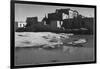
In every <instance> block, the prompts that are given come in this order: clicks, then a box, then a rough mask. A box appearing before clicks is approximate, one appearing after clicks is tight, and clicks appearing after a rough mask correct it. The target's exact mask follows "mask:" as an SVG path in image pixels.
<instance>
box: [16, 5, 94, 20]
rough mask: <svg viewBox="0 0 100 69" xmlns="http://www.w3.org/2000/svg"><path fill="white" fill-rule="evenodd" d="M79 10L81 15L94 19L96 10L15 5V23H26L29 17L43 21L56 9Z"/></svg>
mask: <svg viewBox="0 0 100 69" xmlns="http://www.w3.org/2000/svg"><path fill="white" fill-rule="evenodd" d="M67 8H70V9H72V10H77V11H78V12H79V14H81V15H83V16H86V17H94V8H83V7H70V6H50V5H36V4H15V21H26V18H27V17H35V16H37V17H38V21H41V20H42V19H43V17H44V16H45V15H47V14H48V13H53V12H55V10H56V9H67Z"/></svg>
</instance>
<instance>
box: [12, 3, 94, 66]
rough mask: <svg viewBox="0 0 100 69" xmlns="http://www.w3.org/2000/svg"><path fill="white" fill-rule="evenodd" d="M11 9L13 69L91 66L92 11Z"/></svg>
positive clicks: (25, 6) (38, 6)
mask: <svg viewBox="0 0 100 69" xmlns="http://www.w3.org/2000/svg"><path fill="white" fill-rule="evenodd" d="M14 5H15V6H14V7H15V9H14V66H28V65H33V66H35V65H44V64H59V63H60V64H61V63H81V62H95V59H96V58H95V24H96V23H95V22H96V21H95V8H94V7H79V6H70V5H68V6H67V4H66V6H61V5H60V6H58V5H57V6H56V5H45V4H44V5H43V4H21V3H15V4H14Z"/></svg>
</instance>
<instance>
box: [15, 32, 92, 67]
mask: <svg viewBox="0 0 100 69" xmlns="http://www.w3.org/2000/svg"><path fill="white" fill-rule="evenodd" d="M16 34H17V36H16V37H15V38H16V39H15V47H16V48H15V65H39V64H50V63H51V64H52V63H71V62H87V61H94V41H93V38H94V37H93V35H73V36H69V35H66V34H65V36H67V37H66V38H63V39H61V41H62V42H63V46H60V47H57V48H53V49H45V48H42V47H36V46H40V45H42V46H43V45H47V44H48V45H49V44H50V45H52V43H51V42H48V41H47V40H45V39H43V38H41V37H39V38H38V37H35V36H33V34H32V33H31V35H30V33H27V34H26V33H24V36H22V34H23V33H20V34H18V33H16ZM39 34H40V33H39ZM41 34H42V33H41ZM50 34H51V33H50ZM18 35H19V36H18ZM34 35H37V34H34ZM44 35H45V33H43V34H42V35H39V36H44ZM46 35H47V33H46ZM51 35H53V36H59V35H58V34H51ZM28 36H29V37H28ZM30 37H31V38H30ZM32 37H33V38H32ZM50 37H52V36H50ZM17 38H18V39H17ZM34 38H35V39H36V41H35V39H34ZM53 38H54V37H53ZM80 38H84V39H86V40H87V42H86V43H83V44H81V45H82V46H71V45H68V44H66V43H67V42H70V41H74V40H77V39H80ZM53 40H54V39H53ZM37 41H38V42H37ZM53 42H55V43H57V42H58V41H56V40H55V41H53ZM38 43H39V44H38Z"/></svg>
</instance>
